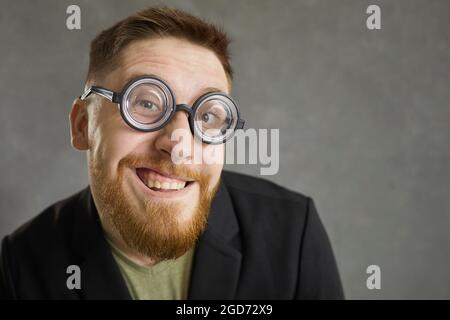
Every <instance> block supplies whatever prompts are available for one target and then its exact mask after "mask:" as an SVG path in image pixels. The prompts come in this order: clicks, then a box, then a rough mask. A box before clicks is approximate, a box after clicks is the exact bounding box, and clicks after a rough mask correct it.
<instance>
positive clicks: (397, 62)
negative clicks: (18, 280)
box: [0, 0, 450, 299]
mask: <svg viewBox="0 0 450 320" xmlns="http://www.w3.org/2000/svg"><path fill="white" fill-rule="evenodd" d="M152 3H155V2H152V1H134V2H132V3H128V2H125V1H95V2H94V1H89V2H88V1H56V0H55V1H3V0H2V1H1V4H0V46H1V50H0V58H1V62H0V97H1V102H0V104H1V108H0V112H1V118H0V119H1V126H0V141H1V158H0V168H1V177H2V178H1V181H2V182H1V191H0V206H1V207H0V213H1V215H0V236H3V235H5V234H7V233H9V232H11V231H12V230H13V229H15V228H16V227H18V226H19V225H20V224H22V223H23V222H25V221H26V220H28V219H30V218H31V217H32V216H34V215H35V214H37V213H38V212H40V211H41V210H42V209H44V208H45V207H46V206H48V205H50V204H51V203H53V202H54V201H55V200H57V199H60V198H62V197H66V196H68V195H70V194H72V193H74V192H76V191H78V190H79V189H81V188H82V187H84V186H85V185H86V184H87V174H86V164H85V156H84V154H83V153H78V152H76V151H74V150H72V149H71V147H70V143H69V127H68V113H69V110H70V105H71V102H72V100H73V98H75V97H76V96H77V95H79V94H80V92H81V90H82V87H83V80H84V77H85V72H86V70H87V62H88V59H87V57H88V55H87V54H88V45H89V42H90V40H91V39H92V38H93V37H94V36H95V35H96V34H97V32H99V31H100V30H102V29H104V28H106V27H108V26H110V25H112V24H113V23H114V22H116V21H117V20H119V19H121V18H123V17H125V16H127V15H128V14H130V13H132V12H134V11H136V10H138V9H141V8H143V7H145V6H147V5H149V4H152ZM167 3H168V4H172V5H176V6H178V7H180V8H184V9H188V10H189V11H191V12H192V13H194V14H198V15H200V16H203V17H206V18H210V19H211V20H213V21H215V22H218V23H221V24H223V26H224V27H225V29H226V30H227V31H228V32H229V33H230V35H231V37H232V38H233V41H234V42H233V46H232V52H233V59H234V60H233V63H234V68H235V70H236V80H235V87H234V94H233V95H234V97H235V98H236V100H237V101H239V104H240V106H241V108H242V112H243V115H244V116H245V119H246V120H247V124H248V127H254V128H279V129H280V138H281V139H280V140H281V141H280V154H281V155H280V171H279V173H278V174H277V175H275V176H270V177H266V178H267V179H270V180H272V181H275V182H277V183H280V184H283V185H285V186H287V187H289V188H291V189H294V190H297V191H299V192H302V193H305V194H307V195H309V196H312V197H313V198H314V199H315V200H316V204H317V207H318V209H319V212H320V214H321V217H322V220H323V222H324V224H325V226H326V228H327V230H328V233H329V236H330V238H331V240H332V243H333V247H334V250H335V253H336V256H337V259H338V263H339V267H340V271H341V276H342V279H343V283H344V286H345V291H346V296H347V297H348V298H351V299H357V298H360V299H380V298H386V299H400V298H407V299H411V298H425V299H428V298H446V299H449V298H450V249H449V244H450V234H449V232H448V229H449V225H450V215H449V211H450V197H449V196H448V193H449V190H450V167H449V161H450V149H449V143H448V139H449V138H450V126H449V122H450V121H449V120H450V108H449V103H448V101H450V90H449V84H450V82H449V81H450V63H449V52H450V42H449V40H450V19H449V13H450V1H445V0H443V1H438V0H433V1H426V0H421V1H411V0H408V1H406V0H405V1H398V0H397V1H375V0H374V1H363V0H354V1H332V0H328V1H228V0H227V1H225V0H221V1H185V0H183V1H181V0H180V1H168V2H167ZM70 4H78V5H79V6H80V7H81V10H82V29H81V30H80V31H69V30H67V29H66V26H65V22H66V17H67V15H66V8H67V6H68V5H70ZM369 4H379V5H380V6H381V10H382V29H381V30H379V31H369V30H368V29H367V28H366V26H365V20H366V17H367V15H366V13H365V10H366V8H367V6H368V5H369ZM231 169H232V170H236V171H240V172H246V173H249V174H252V175H258V173H259V169H258V166H232V167H231ZM371 264H376V265H379V266H380V267H381V271H382V289H381V290H372V291H370V290H368V289H367V288H366V277H367V275H366V268H367V266H368V265H371Z"/></svg>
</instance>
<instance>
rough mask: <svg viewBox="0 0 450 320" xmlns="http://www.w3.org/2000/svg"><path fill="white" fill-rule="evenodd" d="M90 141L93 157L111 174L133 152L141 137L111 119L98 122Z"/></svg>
mask: <svg viewBox="0 0 450 320" xmlns="http://www.w3.org/2000/svg"><path fill="white" fill-rule="evenodd" d="M105 120H107V119H105ZM90 141H91V143H90V145H91V148H90V153H91V157H92V158H93V159H94V161H96V162H97V165H101V167H102V168H103V170H107V171H108V172H109V175H115V174H116V172H117V167H118V164H119V161H120V160H121V159H123V158H124V157H126V156H127V155H128V154H130V153H131V152H132V150H133V149H134V148H135V146H136V145H137V144H138V143H139V137H138V136H136V134H135V133H134V132H131V131H130V130H129V129H128V128H127V127H124V126H122V125H121V124H120V123H117V122H116V121H114V120H113V119H111V121H109V122H108V121H102V122H99V123H98V124H97V126H96V128H95V129H93V130H92V134H90Z"/></svg>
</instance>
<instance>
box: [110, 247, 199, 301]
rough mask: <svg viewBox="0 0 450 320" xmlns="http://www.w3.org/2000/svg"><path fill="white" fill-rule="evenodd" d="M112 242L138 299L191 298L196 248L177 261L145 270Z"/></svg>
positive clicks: (131, 292) (129, 288) (120, 265)
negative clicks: (189, 295)
mask: <svg viewBox="0 0 450 320" xmlns="http://www.w3.org/2000/svg"><path fill="white" fill-rule="evenodd" d="M107 240H108V239H107ZM108 242H109V244H110V246H111V250H112V253H113V256H114V259H115V260H116V262H117V264H118V265H119V269H120V271H121V273H122V275H123V277H124V279H125V283H126V284H127V287H128V290H129V291H130V295H131V297H132V298H133V299H134V300H181V299H187V295H188V289H189V280H190V275H191V267H192V258H193V253H194V249H191V250H189V251H188V252H186V253H185V254H184V255H183V256H181V257H179V258H177V259H174V260H167V261H162V262H159V263H157V264H156V265H154V266H152V267H145V266H141V265H138V264H136V263H135V262H133V261H131V260H130V259H129V258H128V257H126V256H125V254H124V253H123V252H122V251H120V250H119V249H118V248H117V247H116V246H114V245H113V244H112V243H111V241H109V240H108Z"/></svg>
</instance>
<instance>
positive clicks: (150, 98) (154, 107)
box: [127, 83, 167, 124]
mask: <svg viewBox="0 0 450 320" xmlns="http://www.w3.org/2000/svg"><path fill="white" fill-rule="evenodd" d="M127 110H128V114H129V115H130V116H131V117H132V118H133V119H134V120H135V121H137V122H139V123H142V124H153V123H157V122H158V121H160V120H161V119H162V118H163V117H164V115H165V114H166V111H167V103H166V96H165V94H164V91H162V90H161V89H160V88H159V87H158V86H157V85H155V84H149V83H143V84H140V85H138V86H136V87H134V88H133V89H132V90H131V91H130V93H129V94H128V97H127Z"/></svg>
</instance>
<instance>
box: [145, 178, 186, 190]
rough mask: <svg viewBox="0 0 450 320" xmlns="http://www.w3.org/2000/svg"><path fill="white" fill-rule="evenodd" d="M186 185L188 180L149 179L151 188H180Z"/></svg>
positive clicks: (148, 184) (148, 182) (148, 183)
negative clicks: (161, 180)
mask: <svg viewBox="0 0 450 320" xmlns="http://www.w3.org/2000/svg"><path fill="white" fill-rule="evenodd" d="M185 185H186V182H185V181H183V182H160V181H158V180H148V181H147V187H149V188H158V189H167V190H179V189H183V188H184V186H185Z"/></svg>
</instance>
